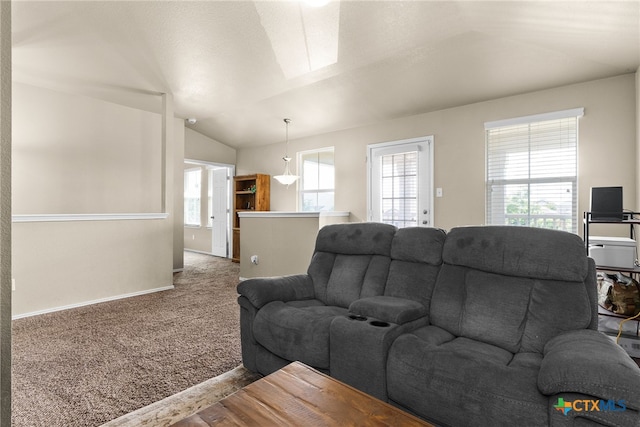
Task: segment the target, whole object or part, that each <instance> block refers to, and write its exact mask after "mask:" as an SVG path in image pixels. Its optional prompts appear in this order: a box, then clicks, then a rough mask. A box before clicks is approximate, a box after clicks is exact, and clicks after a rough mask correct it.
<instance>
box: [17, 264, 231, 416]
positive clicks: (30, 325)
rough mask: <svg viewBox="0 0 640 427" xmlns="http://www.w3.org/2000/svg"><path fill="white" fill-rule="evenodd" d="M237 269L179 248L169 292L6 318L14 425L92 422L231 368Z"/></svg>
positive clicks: (123, 412)
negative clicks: (180, 262) (178, 268)
mask: <svg viewBox="0 0 640 427" xmlns="http://www.w3.org/2000/svg"><path fill="white" fill-rule="evenodd" d="M238 274H239V266H238V264H235V263H232V262H231V261H230V260H227V259H222V258H216V257H211V256H207V255H201V254H195V253H189V252H186V253H185V271H184V272H182V273H178V274H176V275H175V276H174V285H175V289H174V290H170V291H164V292H158V293H154V294H148V295H143V296H138V297H133V298H127V299H123V300H118V301H112V302H106V303H102V304H95V305H91V306H86V307H81V308H77V309H72V310H66V311H60V312H56V313H50V314H44V315H40V316H34V317H29V318H25V319H19V320H15V321H14V322H13V354H12V356H13V360H12V406H13V411H12V421H13V423H12V424H13V426H15V427H39V426H50V427H57V426H60V427H74V426H78V427H91V426H99V425H101V424H103V423H105V422H107V421H110V420H113V419H115V418H118V417H121V416H122V415H125V414H128V413H130V412H133V411H136V410H137V409H139V408H142V407H145V406H147V405H150V404H152V403H154V402H157V401H159V400H162V399H164V398H166V397H168V396H172V395H174V394H176V393H179V392H181V391H183V390H186V389H188V388H190V387H192V386H195V385H197V384H200V383H203V382H205V381H207V380H209V379H211V378H215V377H217V376H218V375H221V374H223V373H225V372H228V371H230V370H232V369H234V368H236V367H237V366H238V365H240V364H241V350H240V326H239V322H240V320H239V317H240V310H239V306H238V303H237V292H236V286H237V283H238Z"/></svg>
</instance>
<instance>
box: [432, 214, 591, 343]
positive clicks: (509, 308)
mask: <svg viewBox="0 0 640 427" xmlns="http://www.w3.org/2000/svg"><path fill="white" fill-rule="evenodd" d="M442 258H443V265H442V268H441V271H440V274H439V276H438V280H437V283H436V286H435V289H434V293H433V298H432V301H431V309H430V314H431V322H432V323H433V324H434V325H436V326H440V327H442V328H444V329H446V330H448V331H449V332H451V333H452V334H454V335H456V336H463V337H467V338H472V339H476V340H479V341H483V342H487V343H490V344H493V345H496V346H499V347H501V348H504V349H506V350H508V351H511V352H512V353H516V352H519V351H532V352H542V349H543V347H544V344H545V343H546V342H547V341H548V340H549V339H550V338H552V337H553V336H555V335H557V334H558V333H560V332H562V331H566V330H574V329H584V328H588V327H590V326H592V325H593V319H594V317H596V316H597V313H595V312H594V307H593V303H592V296H591V295H590V292H589V290H588V287H589V286H592V287H593V288H594V290H595V275H594V274H592V273H591V272H590V270H592V269H593V264H591V263H589V262H588V258H587V256H586V254H585V249H584V243H583V241H582V239H581V238H580V237H579V236H577V235H574V234H570V233H566V232H561V231H555V230H545V229H539V228H529V227H507V226H489V227H459V228H454V229H452V230H451V231H450V232H449V233H448V234H447V238H446V241H445V244H444V249H443V255H442ZM592 281H593V283H592Z"/></svg>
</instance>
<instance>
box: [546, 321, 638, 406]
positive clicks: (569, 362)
mask: <svg viewBox="0 0 640 427" xmlns="http://www.w3.org/2000/svg"><path fill="white" fill-rule="evenodd" d="M639 385H640V368H639V367H638V366H637V365H636V364H635V362H634V361H633V360H631V357H629V355H628V354H627V353H626V352H625V351H624V350H623V349H622V347H620V346H618V345H617V344H615V343H614V342H613V341H612V340H611V338H609V337H607V336H606V335H604V334H603V333H601V332H597V331H594V330H591V329H584V330H579V331H571V332H566V333H563V334H560V335H558V336H556V337H554V338H553V339H551V340H549V342H548V343H547V344H546V345H545V348H544V358H543V359H542V364H541V366H540V372H539V374H538V388H539V389H540V391H541V392H542V393H544V394H546V395H553V394H558V393H582V394H586V395H590V396H595V397H598V398H600V399H605V400H615V401H621V400H623V401H625V402H626V405H627V406H628V407H630V408H633V409H635V410H638V409H640V393H638V387H639Z"/></svg>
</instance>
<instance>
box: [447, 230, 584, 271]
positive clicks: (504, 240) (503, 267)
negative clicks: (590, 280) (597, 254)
mask: <svg viewBox="0 0 640 427" xmlns="http://www.w3.org/2000/svg"><path fill="white" fill-rule="evenodd" d="M532 255H535V256H532ZM442 259H443V261H444V262H445V263H447V264H452V265H460V266H465V267H470V268H473V269H477V270H482V271H488V272H492V273H497V274H504V275H508V276H518V277H530V278H536V279H546V280H564V281H571V282H582V281H583V280H584V279H585V277H586V276H587V271H588V265H587V257H586V254H585V249H584V241H583V240H582V239H581V238H580V236H577V235H575V234H571V233H567V232H564V231H557V230H547V229H543V228H531V227H513V226H488V227H487V226H485V227H457V228H453V229H451V230H450V231H449V233H447V239H446V242H445V244H444V249H443V253H442Z"/></svg>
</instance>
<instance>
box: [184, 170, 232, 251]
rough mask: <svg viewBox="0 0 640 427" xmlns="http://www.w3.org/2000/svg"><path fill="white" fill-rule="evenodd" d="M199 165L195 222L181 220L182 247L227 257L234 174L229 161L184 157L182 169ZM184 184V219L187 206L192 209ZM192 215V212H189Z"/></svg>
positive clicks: (229, 245)
mask: <svg viewBox="0 0 640 427" xmlns="http://www.w3.org/2000/svg"><path fill="white" fill-rule="evenodd" d="M187 168H188V169H189V170H193V168H199V169H200V171H201V172H200V173H201V177H200V183H201V184H200V189H199V195H200V203H199V215H198V216H199V218H200V219H199V222H198V224H196V225H194V224H187V223H185V233H184V234H185V235H184V247H185V250H188V251H192V252H202V253H207V254H210V255H215V256H219V257H224V258H229V257H230V256H231V253H232V252H231V251H232V248H231V210H232V209H231V206H232V203H233V201H232V198H231V194H232V192H231V182H232V178H233V176H234V175H235V166H234V165H229V164H221V163H213V162H206V161H201V160H186V159H185V170H186V169H187ZM187 202H188V195H187V188H186V187H185V218H187V209H189V208H191V209H193V203H191V205H189V204H188V203H187ZM191 217H193V215H191Z"/></svg>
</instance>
